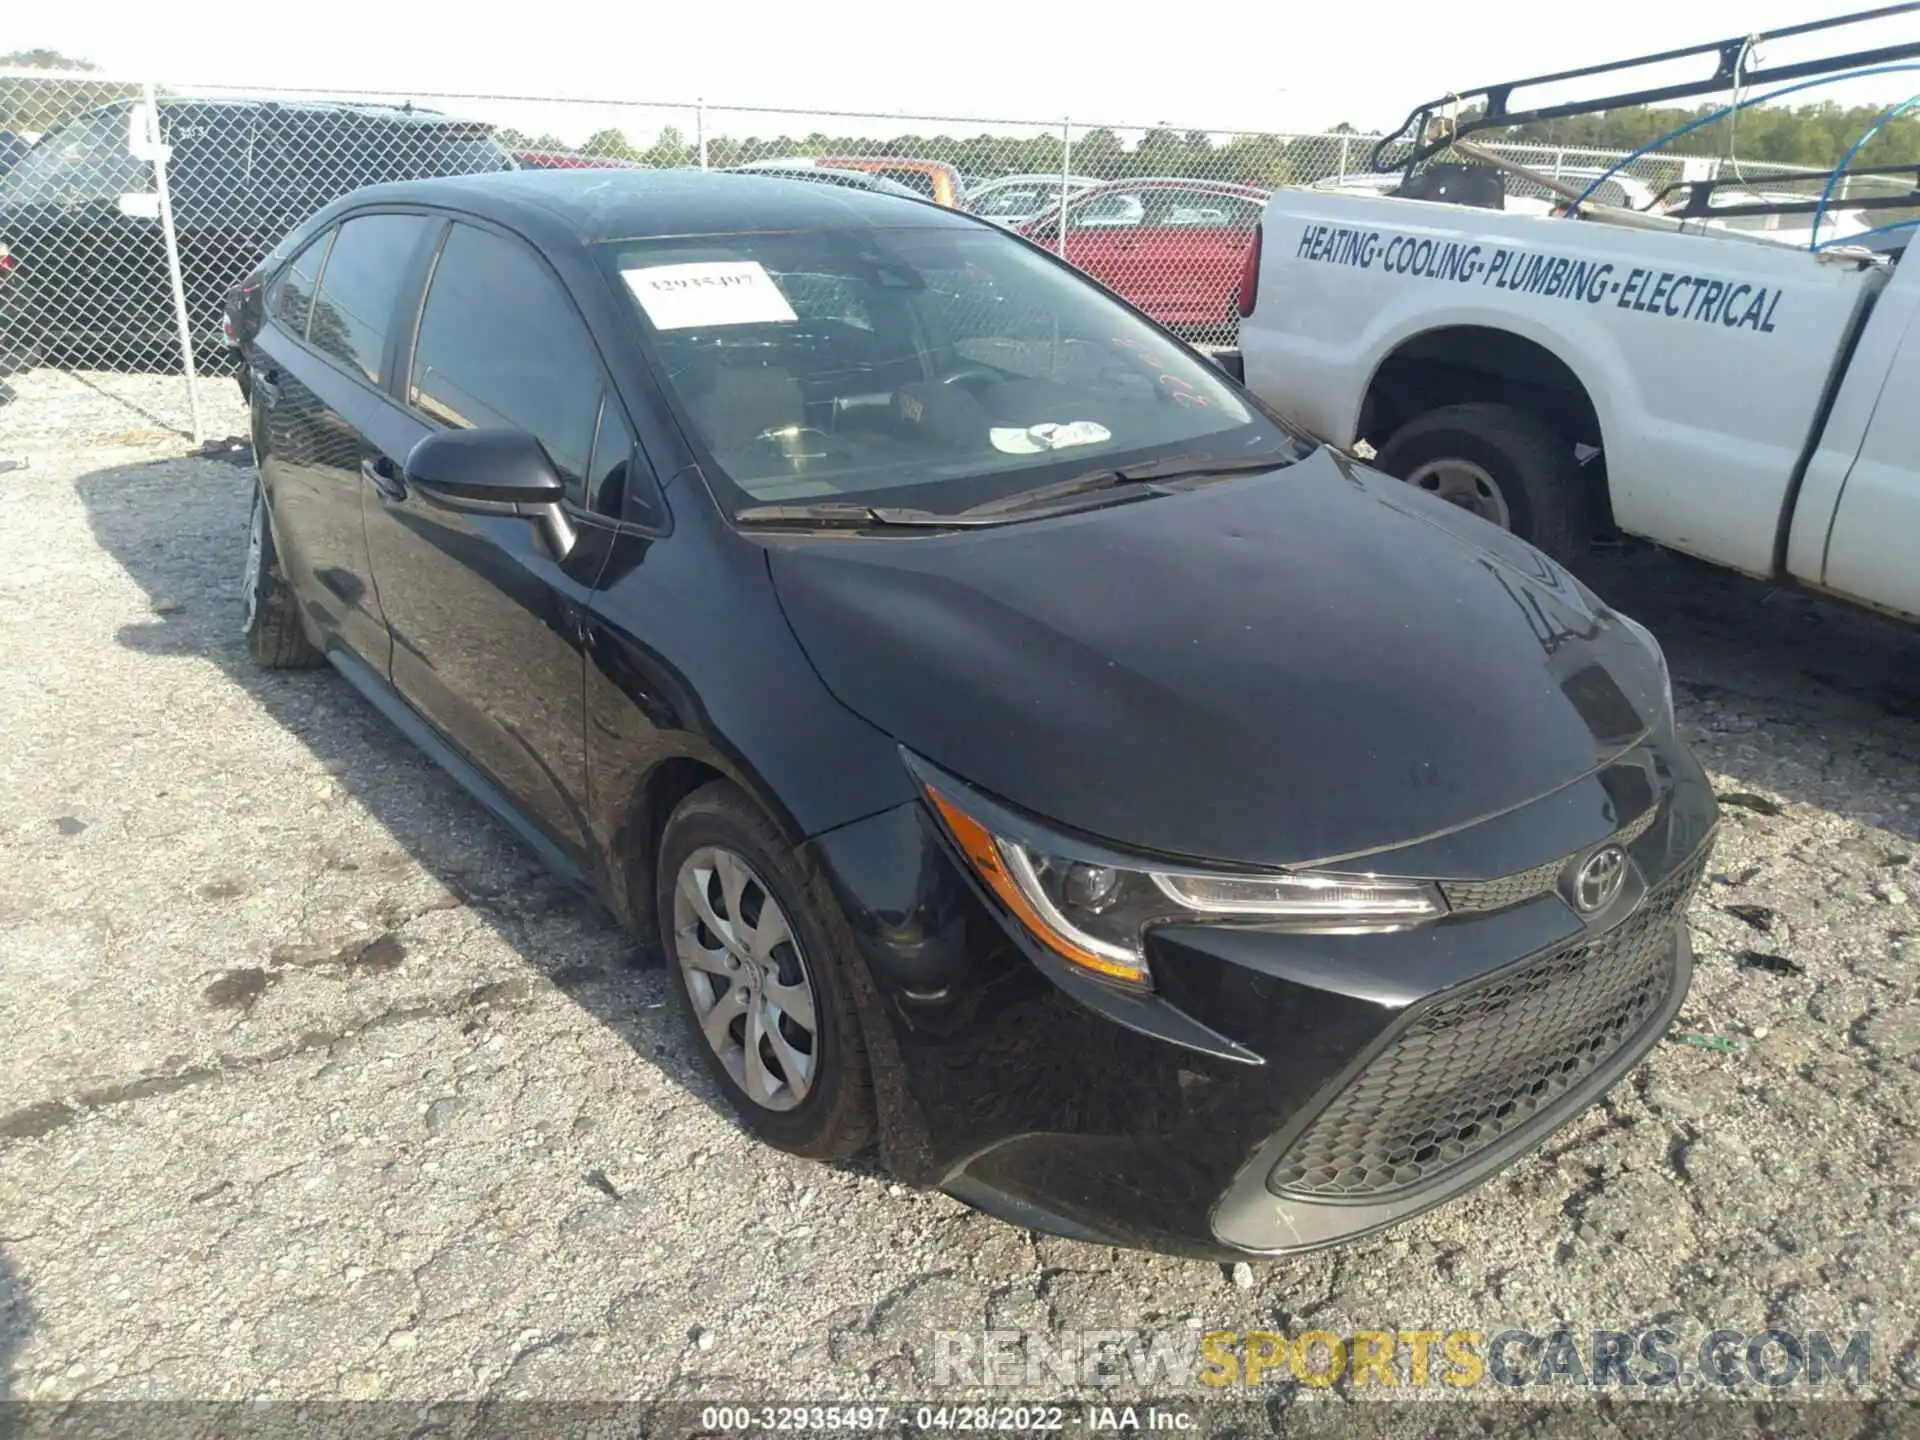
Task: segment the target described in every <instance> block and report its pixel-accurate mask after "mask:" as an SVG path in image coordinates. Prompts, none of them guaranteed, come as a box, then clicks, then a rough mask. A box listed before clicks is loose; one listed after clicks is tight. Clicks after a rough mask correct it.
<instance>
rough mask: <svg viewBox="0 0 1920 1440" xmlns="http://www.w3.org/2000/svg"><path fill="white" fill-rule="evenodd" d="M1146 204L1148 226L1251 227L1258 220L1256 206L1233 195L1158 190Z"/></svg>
mask: <svg viewBox="0 0 1920 1440" xmlns="http://www.w3.org/2000/svg"><path fill="white" fill-rule="evenodd" d="M1149 198H1150V200H1151V202H1152V203H1151V204H1149V205H1148V207H1147V221H1146V223H1147V224H1149V225H1165V226H1168V227H1169V228H1173V229H1198V228H1206V229H1212V230H1251V229H1252V228H1253V227H1254V226H1255V225H1257V224H1258V223H1259V222H1260V209H1261V207H1260V205H1259V204H1258V203H1257V202H1255V201H1253V200H1248V199H1242V198H1241V197H1239V196H1237V195H1216V194H1214V193H1213V192H1211V191H1208V190H1172V189H1168V190H1158V191H1155V192H1154V193H1153V194H1152V196H1151V197H1149Z"/></svg>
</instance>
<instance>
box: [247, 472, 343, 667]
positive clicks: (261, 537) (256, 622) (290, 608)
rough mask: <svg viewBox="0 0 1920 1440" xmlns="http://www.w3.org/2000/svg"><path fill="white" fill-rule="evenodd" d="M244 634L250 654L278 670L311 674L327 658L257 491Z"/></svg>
mask: <svg viewBox="0 0 1920 1440" xmlns="http://www.w3.org/2000/svg"><path fill="white" fill-rule="evenodd" d="M240 606H241V633H242V634H243V635H245V636H246V639H247V654H248V655H250V656H252V657H253V660H254V663H255V664H257V665H265V666H267V667H268V668H269V669H273V670H309V669H312V668H313V667H314V666H316V665H324V664H325V663H326V659H327V657H326V656H325V655H322V654H321V653H320V651H319V650H318V649H317V648H315V646H314V644H313V642H312V641H311V640H309V639H307V632H306V629H305V627H304V626H302V625H301V623H300V607H299V604H298V602H296V601H295V600H294V598H293V587H292V586H291V585H289V584H287V577H286V575H285V574H284V573H283V572H282V571H281V569H280V557H279V555H278V553H277V552H276V551H275V550H274V548H273V526H272V525H271V524H269V523H268V519H267V496H266V492H265V491H264V490H262V489H261V488H260V487H259V485H257V484H256V485H255V486H254V487H253V514H252V515H251V516H250V517H249V518H248V520H247V567H246V575H245V578H244V579H243V580H242V582H241V591H240Z"/></svg>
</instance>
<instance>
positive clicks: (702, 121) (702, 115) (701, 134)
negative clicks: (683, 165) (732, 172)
mask: <svg viewBox="0 0 1920 1440" xmlns="http://www.w3.org/2000/svg"><path fill="white" fill-rule="evenodd" d="M693 133H694V137H695V138H696V139H697V140H698V141H699V142H700V168H701V169H702V170H704V169H706V168H707V102H706V99H705V98H704V97H702V98H701V99H700V100H698V101H696V102H695V103H694V109H693Z"/></svg>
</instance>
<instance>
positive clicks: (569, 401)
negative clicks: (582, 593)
mask: <svg viewBox="0 0 1920 1440" xmlns="http://www.w3.org/2000/svg"><path fill="white" fill-rule="evenodd" d="M601 390H602V383H601V374H600V361H599V356H598V354H597V353H596V351H595V350H594V348H593V342H592V340H590V339H589V338H588V335H587V329H586V325H585V324H584V323H583V322H582V321H581V319H580V316H579V313H578V312H577V311H575V309H574V308H573V303H572V302H571V301H570V300H569V299H568V298H567V295H566V292H565V291H563V290H562V289H561V288H560V284H559V282H558V281H557V280H555V279H554V278H553V276H552V274H551V273H550V272H549V271H548V270H547V268H546V266H545V265H543V264H541V262H540V261H539V260H538V259H537V258H536V257H535V256H534V254H533V252H532V251H530V250H528V249H527V247H526V246H524V245H522V244H520V243H519V242H518V241H515V240H509V239H506V238H505V237H504V236H500V235H495V234H493V233H492V232H491V231H487V230H479V229H476V228H474V227H473V226H470V225H455V226H454V227H453V229H452V231H451V232H449V234H448V235H447V243H446V247H445V248H444V249H443V250H442V251H441V252H440V262H439V264H438V265H436V266H435V267H434V272H433V280H432V282H431V284H430V285H429V286H428V289H427V304H426V309H425V310H424V312H422V314H421V316H420V335H419V339H418V341H417V342H416V344H415V347H414V356H413V377H412V382H411V384H410V386H409V388H408V397H407V399H408V403H409V404H410V405H412V406H413V407H414V408H415V409H416V410H419V411H420V412H421V413H422V414H424V415H426V416H428V417H429V418H431V419H433V420H436V421H438V422H439V423H440V424H442V425H452V426H458V427H462V428H466V427H495V426H504V427H508V428H511V429H516V430H525V431H526V432H528V433H529V434H531V435H532V436H533V437H534V438H535V439H537V440H538V441H539V442H540V443H541V445H542V446H544V447H545V448H546V452H547V458H548V459H550V460H551V461H552V462H553V465H554V468H555V469H556V470H558V471H559V472H560V475H561V478H562V479H564V480H565V481H566V483H567V494H568V498H569V499H571V500H573V501H574V502H575V503H576V504H580V503H584V502H585V498H586V495H585V491H586V476H587V461H588V457H589V456H590V455H591V454H592V453H593V436H594V427H595V422H596V421H597V419H598V417H599V413H600V399H601ZM629 448H631V446H629ZM603 478H604V477H603Z"/></svg>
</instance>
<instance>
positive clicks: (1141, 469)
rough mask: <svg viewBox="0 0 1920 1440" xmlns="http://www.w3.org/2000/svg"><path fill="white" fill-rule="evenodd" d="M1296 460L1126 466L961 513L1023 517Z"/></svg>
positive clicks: (1213, 458) (1182, 458)
mask: <svg viewBox="0 0 1920 1440" xmlns="http://www.w3.org/2000/svg"><path fill="white" fill-rule="evenodd" d="M1293 459H1294V457H1293V456H1291V455H1283V454H1277V453H1273V452H1269V453H1267V454H1264V455H1231V456H1218V455H1169V456H1167V457H1166V458H1165V459H1162V460H1149V461H1146V462H1144V463H1142V464H1139V465H1122V466H1119V467H1118V468H1116V469H1113V470H1089V471H1086V472H1085V473H1084V474H1080V475H1075V476H1072V477H1071V478H1069V479H1066V480H1060V481H1057V482H1055V483H1054V484H1052V485H1042V486H1041V487H1040V488H1039V489H1038V490H1022V491H1020V492H1018V493H1017V494H1013V495H1003V496H1001V497H1000V498H999V499H998V500H987V501H983V502H982V503H980V504H978V505H969V506H968V507H967V508H966V509H965V510H962V511H961V512H960V513H961V514H962V515H967V516H992V515H1013V514H1022V513H1025V512H1026V511H1028V510H1032V509H1037V508H1039V507H1042V506H1045V505H1050V504H1052V503H1053V502H1054V501H1056V500H1065V499H1068V498H1070V497H1072V496H1075V495H1090V494H1094V493H1097V492H1098V491H1101V490H1111V489H1113V488H1114V487H1115V486H1118V485H1138V484H1141V483H1144V482H1146V481H1150V480H1197V479H1200V478H1201V477H1203V476H1207V475H1231V474H1238V473H1240V472H1242V471H1247V470H1276V469H1278V468H1279V467H1280V466H1282V465H1289V464H1291V463H1292V462H1293ZM1115 498H1116V499H1118V498H1121V497H1117V496H1116V497H1115ZM1126 498H1132V497H1131V496H1129V497H1126Z"/></svg>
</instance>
